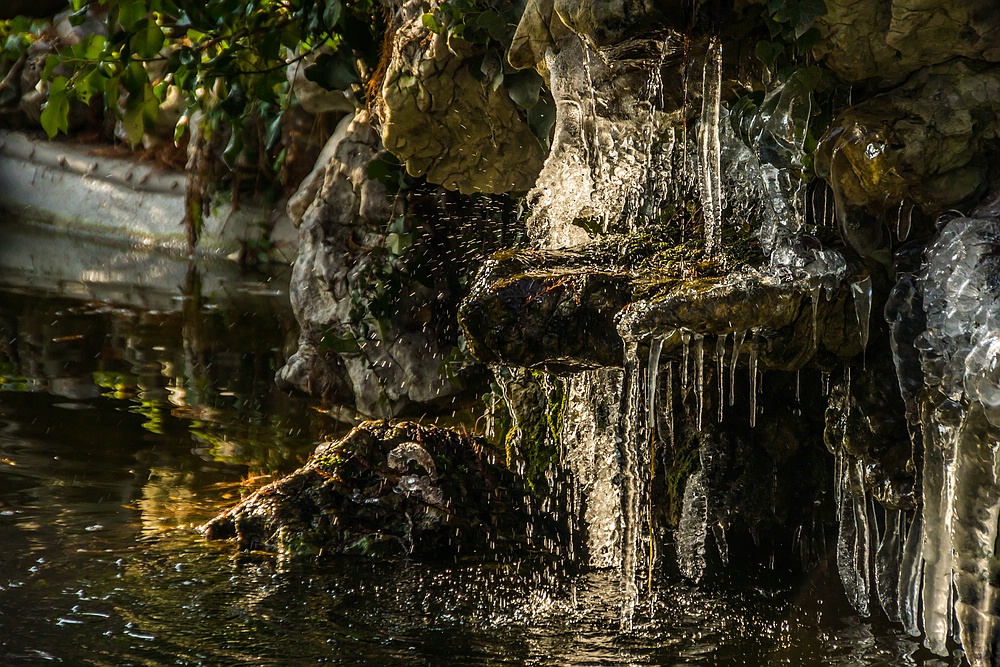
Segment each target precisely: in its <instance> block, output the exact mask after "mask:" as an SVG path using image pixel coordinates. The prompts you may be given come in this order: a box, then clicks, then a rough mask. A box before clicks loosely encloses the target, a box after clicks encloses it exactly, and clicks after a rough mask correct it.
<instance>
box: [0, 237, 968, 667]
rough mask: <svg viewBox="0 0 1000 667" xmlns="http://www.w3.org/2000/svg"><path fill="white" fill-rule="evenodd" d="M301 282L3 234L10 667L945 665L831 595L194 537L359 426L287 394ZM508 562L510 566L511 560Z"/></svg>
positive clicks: (0, 643)
mask: <svg viewBox="0 0 1000 667" xmlns="http://www.w3.org/2000/svg"><path fill="white" fill-rule="evenodd" d="M285 281H287V275H275V276H272V277H271V278H248V277H246V276H241V275H240V274H239V272H238V271H237V270H236V268H235V267H234V266H232V265H231V264H229V263H217V264H213V263H211V262H204V261H203V262H199V263H198V264H197V265H193V264H189V263H188V262H187V261H186V260H178V259H174V258H168V257H158V256H156V255H155V254H153V255H151V254H148V253H146V252H143V251H140V250H138V249H131V250H123V249H122V248H120V247H114V246H103V245H101V244H100V243H95V242H88V243H84V242H82V241H80V240H79V239H77V240H73V239H68V240H67V239H63V238H58V239H56V238H51V237H50V236H49V235H48V234H46V233H43V232H40V231H39V230H37V229H33V228H30V227H29V226H27V225H21V224H17V225H14V224H12V223H0V665H35V664H38V665H42V664H53V663H61V664H67V665H102V666H103V665H306V664H317V663H323V664H327V663H329V664H345V665H380V664H386V665H392V664H414V665H499V664H512V665H520V664H537V665H609V664H623V665H632V664H635V665H845V666H846V665H887V666H888V665H918V664H919V665H935V666H943V665H952V664H959V661H957V660H953V659H949V660H939V659H936V658H934V657H933V656H931V655H930V654H929V653H927V652H926V651H924V650H923V649H920V648H919V644H918V643H916V642H915V641H914V640H912V639H911V638H909V637H907V636H906V635H904V634H903V633H902V632H901V631H900V630H899V629H898V628H895V627H894V626H892V625H891V624H889V623H887V622H885V621H884V620H879V619H862V618H858V617H857V616H855V615H853V614H852V613H851V612H850V610H849V608H848V607H847V605H846V602H845V601H844V596H843V593H842V592H841V591H840V588H839V582H837V581H836V577H835V575H830V574H825V573H823V572H820V573H818V574H816V575H815V576H813V577H811V578H803V577H802V576H801V575H795V574H792V573H784V574H783V573H781V572H762V573H759V575H755V574H751V576H746V577H744V576H741V577H732V579H738V581H732V580H730V581H727V582H724V584H723V583H717V584H715V585H714V586H703V587H700V588H698V587H694V586H690V585H687V584H683V583H678V582H676V581H662V582H660V584H659V585H658V586H657V588H656V591H655V596H654V599H653V600H652V601H648V600H647V601H646V602H645V603H644V604H643V605H642V608H641V609H640V610H639V611H638V613H637V616H636V624H635V629H634V630H633V631H632V632H628V633H622V632H620V631H619V620H618V619H619V616H620V606H619V599H618V592H617V591H618V582H617V578H616V576H615V575H614V574H613V573H607V572H590V573H584V574H577V575H573V576H570V575H568V574H564V575H559V576H557V575H551V574H548V573H546V572H545V571H543V570H542V569H541V568H540V567H537V566H536V564H534V563H530V562H521V561H515V562H505V563H503V564H496V563H487V562H463V563H450V564H429V563H419V562H407V561H402V560H400V561H390V562H379V561H372V560H365V559H354V558H352V559H347V558H327V559H324V560H322V561H320V562H315V561H304V562H281V561H278V560H276V559H274V558H273V557H270V556H266V555H260V554H250V555H239V554H236V553H235V552H234V551H233V549H232V547H231V546H230V545H228V544H217V543H207V542H205V541H203V540H202V539H201V538H200V537H199V536H198V535H197V533H196V532H195V531H194V527H196V526H197V525H199V524H200V523H202V522H204V521H205V520H207V519H208V518H210V517H211V516H213V515H214V514H215V513H217V512H219V511H220V510H222V509H223V508H225V507H227V506H229V505H231V504H233V503H234V502H235V501H236V500H237V499H238V498H239V497H240V494H241V491H243V490H245V488H246V487H247V486H248V485H254V484H259V483H261V482H262V481H266V479H267V477H265V476H266V475H270V474H280V473H282V472H287V471H290V470H292V469H294V468H296V467H297V466H298V465H300V464H301V463H302V462H303V461H304V460H305V458H306V457H307V456H308V454H309V453H310V452H311V451H312V449H313V448H314V447H315V445H316V444H317V443H318V442H319V441H320V440H321V439H323V438H324V436H327V435H336V434H337V433H338V432H343V430H344V427H343V426H342V425H339V424H337V423H336V422H334V421H333V420H331V419H329V418H328V417H326V416H324V415H323V414H321V413H319V412H318V411H316V410H315V409H313V407H312V406H311V405H310V404H309V403H308V402H306V401H304V400H301V399H294V398H292V397H289V396H286V395H285V394H283V393H281V392H279V391H278V390H276V389H275V387H274V385H273V374H274V371H275V370H276V369H277V368H278V367H279V366H280V365H281V363H282V362H283V361H284V359H285V357H286V356H287V355H288V354H289V353H290V352H291V351H293V350H294V340H295V335H296V329H295V324H294V320H293V318H292V317H291V313H290V310H289V307H288V297H287V293H286V288H285V285H286V282H285ZM505 560H510V559H505Z"/></svg>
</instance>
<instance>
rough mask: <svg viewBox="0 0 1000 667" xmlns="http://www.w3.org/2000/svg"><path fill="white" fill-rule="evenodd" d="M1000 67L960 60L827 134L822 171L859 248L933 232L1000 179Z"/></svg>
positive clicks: (868, 250) (853, 111) (927, 72)
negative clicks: (937, 222) (946, 215)
mask: <svg viewBox="0 0 1000 667" xmlns="http://www.w3.org/2000/svg"><path fill="white" fill-rule="evenodd" d="M998 109H1000V67H997V66H994V65H986V64H983V63H978V62H972V61H963V60H956V61H952V62H949V63H945V64H943V65H938V66H935V67H929V68H926V69H923V70H921V71H920V72H917V73H916V74H914V75H913V76H912V77H911V78H910V79H909V80H907V81H906V83H904V84H903V85H901V86H899V87H898V88H896V89H894V90H893V91H891V92H888V93H885V94H882V95H879V96H877V97H874V98H872V99H870V100H868V101H866V102H863V103H861V104H857V105H855V106H853V107H851V108H849V109H847V110H846V111H844V112H843V113H841V114H840V115H839V116H838V117H837V119H836V120H835V121H834V123H833V125H832V127H831V129H830V130H829V131H827V133H826V134H825V135H824V137H823V138H822V140H821V142H820V146H819V148H818V149H817V155H816V170H817V173H819V174H820V175H821V176H822V177H823V178H825V179H826V180H827V181H828V182H829V183H830V185H831V187H832V189H833V191H834V194H835V195H836V200H837V215H838V224H839V226H840V231H841V236H842V237H843V238H844V240H845V241H846V242H848V243H849V244H850V245H852V246H853V247H854V248H855V249H856V250H858V252H861V253H862V254H868V255H871V254H872V253H873V252H875V251H877V250H878V249H879V248H887V247H889V246H890V244H895V243H897V242H901V241H903V240H906V239H908V238H921V237H927V236H929V235H930V234H932V233H933V231H934V226H933V220H934V219H935V218H936V217H937V216H938V215H939V214H940V213H942V212H944V211H946V210H949V209H958V210H967V209H968V208H969V207H971V206H972V205H973V204H975V203H976V202H977V201H978V200H979V199H980V198H981V197H982V196H983V195H984V194H985V193H986V192H987V191H988V189H989V188H991V187H995V184H996V182H997V180H998V178H1000V170H998V168H997V162H996V160H995V159H994V158H995V155H996V154H997V150H998V142H1000V111H998Z"/></svg>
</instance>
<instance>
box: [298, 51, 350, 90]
mask: <svg viewBox="0 0 1000 667" xmlns="http://www.w3.org/2000/svg"><path fill="white" fill-rule="evenodd" d="M344 51H345V50H344V49H341V50H339V51H337V52H336V53H332V54H330V53H323V54H320V56H319V57H318V58H316V62H314V63H313V64H312V65H309V66H308V67H306V70H305V75H306V79H308V80H309V81H312V82H313V83H315V84H317V85H319V86H322V87H323V88H325V89H327V90H349V89H350V88H351V86H353V85H354V84H356V83H360V82H361V79H360V78H358V72H357V70H356V69H355V67H354V62H353V59H351V58H350V56H349V55H348V54H346V53H345V52H344Z"/></svg>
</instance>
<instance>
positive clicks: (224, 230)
mask: <svg viewBox="0 0 1000 667" xmlns="http://www.w3.org/2000/svg"><path fill="white" fill-rule="evenodd" d="M96 148H98V147H97V146H94V145H87V144H71V143H67V142H61V141H47V140H46V139H44V138H36V137H32V136H30V135H27V134H24V133H21V132H12V131H7V130H0V209H4V210H6V211H8V212H10V213H12V214H13V215H14V216H16V217H21V218H29V219H32V220H36V221H39V222H43V223H46V224H48V225H52V226H54V227H56V228H65V229H71V230H73V231H76V232H83V233H87V234H90V235H96V236H99V237H103V238H107V239H110V240H119V241H123V242H126V243H128V244H129V245H136V244H140V245H149V246H155V247H157V248H160V249H164V250H168V251H171V252H177V253H182V254H186V253H187V243H186V241H185V236H184V227H183V225H182V220H183V219H184V193H185V183H186V181H185V177H184V175H183V174H178V173H176V172H171V171H167V170H164V169H161V168H159V167H157V166H155V165H152V164H148V163H143V162H138V161H132V160H126V159H120V158H112V157H103V156H97V155H96V154H95V149H96ZM297 237H298V234H297V230H296V229H295V228H294V227H293V225H292V224H291V222H290V221H289V220H288V218H287V216H285V214H284V206H283V205H276V206H275V207H274V209H273V210H272V209H265V208H258V207H253V206H247V205H243V206H241V208H240V210H239V211H233V210H232V207H231V206H229V205H228V204H223V205H220V206H218V207H217V208H216V209H215V210H213V211H211V212H210V216H209V217H207V218H206V220H205V227H204V230H203V232H202V237H201V240H200V241H199V244H198V252H199V253H200V254H208V255H222V256H231V255H235V254H236V253H239V251H240V250H241V248H243V247H244V245H245V244H246V243H247V242H248V241H260V240H267V241H268V246H269V247H270V248H273V249H274V253H273V255H274V256H275V257H276V258H277V259H279V260H280V261H291V260H293V259H294V256H295V249H296V245H297Z"/></svg>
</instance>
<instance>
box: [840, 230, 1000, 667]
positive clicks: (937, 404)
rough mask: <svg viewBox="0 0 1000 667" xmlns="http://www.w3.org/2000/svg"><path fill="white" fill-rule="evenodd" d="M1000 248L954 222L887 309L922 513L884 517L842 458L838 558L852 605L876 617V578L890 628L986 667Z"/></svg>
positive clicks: (996, 632)
mask: <svg viewBox="0 0 1000 667" xmlns="http://www.w3.org/2000/svg"><path fill="white" fill-rule="evenodd" d="M998 249H1000V221H998V220H996V219H973V218H956V219H953V220H951V221H949V222H947V224H945V225H944V227H943V228H942V229H941V231H940V234H939V236H938V237H937V238H936V240H934V242H933V243H931V244H930V245H929V247H928V248H927V249H926V251H925V254H924V258H923V259H924V263H923V268H922V270H921V271H920V272H919V274H918V275H916V276H913V275H906V274H902V275H901V276H900V278H899V282H898V284H897V285H896V288H895V289H894V291H893V293H892V295H891V298H890V300H889V304H888V306H887V308H886V318H887V320H888V321H889V324H890V327H891V333H892V344H893V356H894V360H895V364H896V369H897V376H898V377H899V381H900V389H901V391H902V394H903V396H904V400H905V402H906V405H907V417H908V419H909V421H910V422H911V430H912V432H913V435H914V444H915V447H916V449H917V450H918V452H917V454H918V455H919V456H917V457H915V458H917V459H918V460H919V458H922V460H923V466H922V470H921V476H920V478H921V483H922V503H921V507H920V509H919V510H918V511H917V513H915V514H914V513H912V512H911V513H905V512H902V511H899V510H885V511H876V510H875V507H874V504H873V501H872V497H871V494H870V492H867V491H865V489H864V484H863V479H862V478H861V473H860V465H861V464H860V462H859V461H857V460H853V459H851V457H849V456H847V455H846V454H844V453H843V452H840V453H838V459H837V465H838V484H837V488H838V494H839V495H838V498H839V515H840V521H841V525H840V537H839V544H838V551H837V555H838V565H839V568H840V573H841V578H842V580H843V581H844V585H845V589H846V590H847V592H848V597H849V599H850V600H851V602H852V603H853V604H854V606H855V608H856V609H857V610H858V611H859V612H860V613H867V612H868V611H869V606H868V605H869V603H870V600H871V587H870V581H871V576H872V573H874V579H875V590H876V592H877V598H878V601H879V603H880V604H881V606H882V608H883V609H884V610H885V612H886V614H887V615H888V616H889V618H891V619H894V620H899V621H901V622H902V624H903V626H904V628H905V629H906V630H907V632H909V633H910V634H912V635H914V636H918V635H920V634H922V635H923V637H924V644H925V646H926V647H927V648H928V649H930V650H931V651H933V652H934V653H937V654H938V655H947V654H948V652H949V642H950V641H951V640H952V639H958V640H959V642H960V643H961V645H962V647H963V649H964V650H965V653H966V657H967V658H968V660H969V662H970V664H971V665H973V666H974V667H987V666H990V665H996V664H997V663H998V661H1000V588H998V587H997V582H998V581H1000V558H998V554H997V551H996V544H997V537H998V522H1000V455H998V452H997V447H998V443H1000V419H998V416H1000V411H998V408H1000V254H998V253H997V250H998ZM862 291H863V290H862ZM866 303H867V302H865V301H864V299H862V300H861V304H860V305H859V306H858V314H859V321H861V320H862V319H863V315H864V314H865V313H864V309H865V307H866ZM921 303H922V307H921ZM917 332H919V333H917ZM915 362H919V366H915ZM880 518H881V525H879V524H880ZM876 540H877V541H878V547H877V551H876V553H875V557H874V559H872V558H871V553H870V552H871V548H872V545H873V544H874V543H875V541H876Z"/></svg>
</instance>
